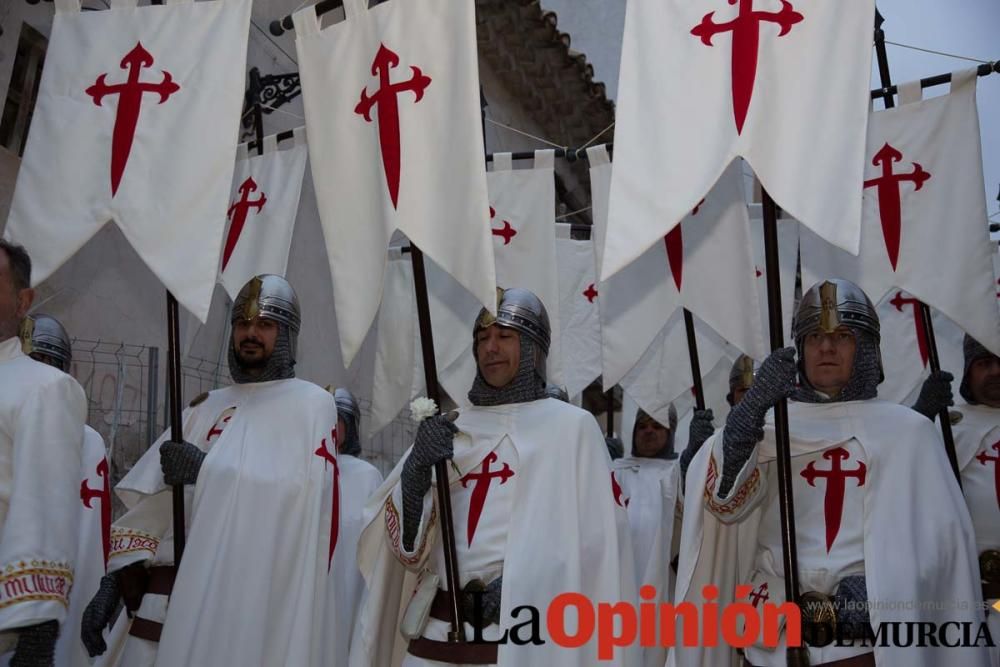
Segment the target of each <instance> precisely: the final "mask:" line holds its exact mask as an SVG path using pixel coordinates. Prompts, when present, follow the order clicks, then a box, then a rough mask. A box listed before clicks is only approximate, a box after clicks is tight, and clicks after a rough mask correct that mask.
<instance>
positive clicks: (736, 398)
mask: <svg viewBox="0 0 1000 667" xmlns="http://www.w3.org/2000/svg"><path fill="white" fill-rule="evenodd" d="M746 395H747V387H744V386H743V385H740V386H738V387H735V388H734V389H733V406H737V405H739V404H740V401H742V400H743V397H744V396H746Z"/></svg>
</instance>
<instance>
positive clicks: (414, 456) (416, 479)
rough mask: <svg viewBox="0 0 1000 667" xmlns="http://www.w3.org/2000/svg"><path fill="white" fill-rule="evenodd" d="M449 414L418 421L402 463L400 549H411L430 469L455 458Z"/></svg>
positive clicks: (454, 427)
mask: <svg viewBox="0 0 1000 667" xmlns="http://www.w3.org/2000/svg"><path fill="white" fill-rule="evenodd" d="M454 419H455V417H451V416H450V415H434V416H433V417H428V418H427V419H425V420H423V421H422V422H420V427H419V428H417V437H416V439H415V440H414V442H413V450H412V451H411V452H410V455H409V456H408V457H407V459H406V462H405V463H404V464H403V471H402V473H400V476H399V480H400V484H401V486H402V491H403V547H404V548H405V549H406V550H407V551H411V550H412V549H413V541H414V540H415V539H416V538H417V529H418V528H419V527H420V515H421V514H422V513H423V508H424V495H426V494H427V491H428V490H430V488H431V470H432V469H433V468H434V464H435V463H437V462H438V461H443V460H445V459H450V458H451V457H452V456H453V455H454V443H453V442H452V441H453V440H454V439H455V434H456V433H458V427H457V426H455V425H454V424H453V423H452V422H453V421H454Z"/></svg>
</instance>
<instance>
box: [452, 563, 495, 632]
mask: <svg viewBox="0 0 1000 667" xmlns="http://www.w3.org/2000/svg"><path fill="white" fill-rule="evenodd" d="M502 587H503V576H499V577H497V578H496V579H494V580H493V581H491V582H490V583H489V584H487V585H486V589H485V590H482V591H480V592H478V593H473V592H472V590H473V589H472V586H471V584H467V585H466V587H465V588H464V589H462V593H463V595H462V618H463V619H464V620H465V621H466V622H468V623H472V624H473V625H474V626H475V625H476V621H477V619H476V613H475V604H476V602H475V600H476V597H477V596H478V597H479V599H480V603H479V605H480V616H479V619H481V620H482V624H481V625H480V626H479V627H480V628H485V627H486V626H487V625H489V624H491V623H496V624H499V623H500V593H501V589H502Z"/></svg>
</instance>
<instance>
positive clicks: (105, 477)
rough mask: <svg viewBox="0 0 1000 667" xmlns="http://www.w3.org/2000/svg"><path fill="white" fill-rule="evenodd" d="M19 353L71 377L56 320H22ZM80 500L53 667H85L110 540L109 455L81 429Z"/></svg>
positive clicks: (68, 349)
mask: <svg viewBox="0 0 1000 667" xmlns="http://www.w3.org/2000/svg"><path fill="white" fill-rule="evenodd" d="M21 349H22V350H23V351H24V353H25V354H27V355H28V356H29V357H31V358H32V359H34V360H35V361H40V362H42V363H43V364H48V365H49V366H52V367H53V368H58V369H59V370H61V371H63V372H64V373H69V371H70V365H71V363H72V361H73V348H72V343H71V341H70V338H69V334H68V333H66V329H65V328H64V327H63V325H62V324H61V323H60V322H59V320H57V319H56V318H54V317H51V316H49V315H44V314H41V313H35V314H33V315H29V316H28V317H26V318H24V320H23V322H22V326H21ZM83 431H84V433H83V451H82V457H81V459H82V468H81V470H80V472H79V476H80V497H79V504H78V505H77V510H78V512H79V514H78V521H79V526H80V537H79V543H78V546H77V550H76V563H75V567H74V568H73V590H72V591H71V592H70V598H69V610H68V611H67V613H66V622H65V623H63V626H62V627H61V628H60V630H59V640H58V641H57V642H56V653H55V664H57V665H59V666H60V667H89V665H90V659H89V656H88V655H87V649H86V647H85V646H84V645H83V642H82V641H80V617H81V616H82V615H83V609H84V607H85V606H86V605H87V603H88V602H89V601H90V598H91V597H92V596H93V595H94V593H96V592H97V588H98V586H99V585H100V583H101V577H103V576H104V574H105V567H106V565H107V559H108V552H109V548H110V537H111V479H110V478H111V474H110V468H109V466H108V458H107V449H106V448H105V445H104V438H102V437H101V434H100V433H98V432H97V431H95V430H94V429H92V428H90V426H87V425H84V427H83Z"/></svg>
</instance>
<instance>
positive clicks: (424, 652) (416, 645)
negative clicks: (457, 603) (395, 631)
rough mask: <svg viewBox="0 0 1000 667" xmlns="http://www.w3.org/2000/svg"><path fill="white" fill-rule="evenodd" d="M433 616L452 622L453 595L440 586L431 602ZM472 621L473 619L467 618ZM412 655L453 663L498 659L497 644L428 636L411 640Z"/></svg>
mask: <svg viewBox="0 0 1000 667" xmlns="http://www.w3.org/2000/svg"><path fill="white" fill-rule="evenodd" d="M430 616H431V618H435V619H437V620H439V621H444V622H445V623H451V596H450V595H449V594H448V591H443V590H441V589H440V588H439V589H438V591H437V593H435V594H434V600H433V601H432V602H431V609H430ZM466 622H471V619H466ZM408 650H409V653H410V655H415V656H417V657H418V658H425V659H427V660H436V661H438V662H446V663H449V664H452V665H463V664H464V665H492V664H495V663H496V661H497V645H496V644H470V643H468V642H460V643H452V642H440V641H435V640H433V639H427V638H426V637H418V638H417V639H411V640H410V646H409V649H408Z"/></svg>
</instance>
